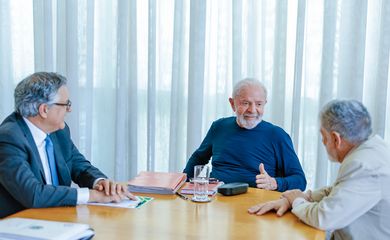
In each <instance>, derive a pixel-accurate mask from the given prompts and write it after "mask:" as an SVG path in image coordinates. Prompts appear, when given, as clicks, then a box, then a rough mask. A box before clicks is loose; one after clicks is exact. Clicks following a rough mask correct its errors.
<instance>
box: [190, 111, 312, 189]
mask: <svg viewBox="0 0 390 240" xmlns="http://www.w3.org/2000/svg"><path fill="white" fill-rule="evenodd" d="M211 157H212V162H211V164H212V172H211V177H214V178H217V179H219V180H220V181H223V182H225V183H230V182H246V183H248V184H249V186H251V187H256V175H258V174H260V171H259V165H260V163H263V164H264V168H265V170H266V171H267V173H268V174H269V175H270V176H271V177H274V178H275V179H276V182H277V184H278V188H277V190H278V191H280V192H282V191H285V190H289V189H300V190H302V191H304V190H305V188H306V179H305V174H304V173H303V170H302V167H301V165H300V163H299V160H298V157H297V155H296V154H295V152H294V148H293V144H292V141H291V138H290V136H289V135H288V134H287V133H286V132H285V131H284V130H283V129H281V128H280V127H277V126H275V125H273V124H271V123H269V122H266V121H264V120H263V121H261V122H260V123H259V124H258V125H257V126H256V127H255V128H253V129H250V130H248V129H245V128H241V127H239V126H238V124H237V123H236V117H229V118H221V119H219V120H217V121H215V122H213V124H212V125H211V127H210V129H209V131H208V133H207V135H206V137H205V138H204V140H203V142H202V143H201V145H200V147H199V148H198V149H197V150H196V151H195V152H194V153H193V154H192V156H191V157H190V159H189V160H188V163H187V166H186V167H185V169H184V172H185V173H187V175H188V177H193V175H194V166H195V165H204V164H207V163H208V162H209V160H210V158H211Z"/></svg>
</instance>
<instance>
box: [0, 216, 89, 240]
mask: <svg viewBox="0 0 390 240" xmlns="http://www.w3.org/2000/svg"><path fill="white" fill-rule="evenodd" d="M94 234H95V233H94V231H93V229H91V228H90V227H89V226H88V225H87V224H82V223H70V222H55V221H46V220H36V219H30V218H9V219H5V220H1V221H0V239H14V240H15V239H27V240H30V239H34V240H43V239H45V240H49V239H56V240H74V239H91V238H92V237H93V236H94Z"/></svg>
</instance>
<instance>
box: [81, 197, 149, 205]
mask: <svg viewBox="0 0 390 240" xmlns="http://www.w3.org/2000/svg"><path fill="white" fill-rule="evenodd" d="M137 198H138V200H130V199H124V200H122V201H121V202H119V203H87V204H88V205H97V206H105V207H116V208H140V207H142V206H143V205H145V204H146V203H148V202H150V201H152V200H153V198H152V197H143V196H137Z"/></svg>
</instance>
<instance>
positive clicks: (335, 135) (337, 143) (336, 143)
mask: <svg viewBox="0 0 390 240" xmlns="http://www.w3.org/2000/svg"><path fill="white" fill-rule="evenodd" d="M330 134H331V138H332V141H333V144H334V146H335V147H336V148H338V149H339V148H340V147H341V143H342V142H341V136H340V133H338V132H335V131H332V132H331V133H330Z"/></svg>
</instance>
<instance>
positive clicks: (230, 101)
mask: <svg viewBox="0 0 390 240" xmlns="http://www.w3.org/2000/svg"><path fill="white" fill-rule="evenodd" d="M229 103H230V106H231V107H232V110H233V112H235V111H236V106H234V99H233V98H229Z"/></svg>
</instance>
